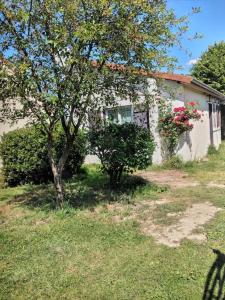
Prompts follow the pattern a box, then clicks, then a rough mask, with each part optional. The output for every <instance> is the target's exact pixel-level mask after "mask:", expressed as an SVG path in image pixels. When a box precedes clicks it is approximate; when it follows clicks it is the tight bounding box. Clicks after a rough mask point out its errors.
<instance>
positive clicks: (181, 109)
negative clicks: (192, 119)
mask: <svg viewBox="0 0 225 300" xmlns="http://www.w3.org/2000/svg"><path fill="white" fill-rule="evenodd" d="M185 109H186V108H185V107H184V106H181V107H175V108H174V109H173V111H174V112H182V111H185Z"/></svg>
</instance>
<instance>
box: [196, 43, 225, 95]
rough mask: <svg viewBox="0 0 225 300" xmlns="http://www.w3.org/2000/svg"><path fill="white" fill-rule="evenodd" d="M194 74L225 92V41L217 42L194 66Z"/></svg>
mask: <svg viewBox="0 0 225 300" xmlns="http://www.w3.org/2000/svg"><path fill="white" fill-rule="evenodd" d="M191 73H192V75H193V76H195V77H196V78H197V79H199V80H201V81H203V82H204V83H206V84H208V85H209V86H211V87H212V88H214V89H216V90H218V91H220V92H221V93H223V94H225V42H224V41H222V42H219V43H215V44H214V45H212V46H210V47H209V48H208V50H207V51H205V52H204V53H203V54H202V55H201V57H200V59H199V60H198V62H197V63H196V64H195V65H194V66H193V68H192V72H191Z"/></svg>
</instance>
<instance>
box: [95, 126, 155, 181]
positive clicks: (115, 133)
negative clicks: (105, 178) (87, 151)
mask: <svg viewBox="0 0 225 300" xmlns="http://www.w3.org/2000/svg"><path fill="white" fill-rule="evenodd" d="M89 136H90V144H91V148H92V152H93V153H94V154H95V155H97V156H98V157H99V159H100V161H101V163H102V171H103V172H104V173H106V174H108V175H109V177H110V184H111V186H112V187H115V186H116V185H118V183H119V182H120V178H121V175H122V173H123V172H126V173H128V172H131V171H132V169H133V168H138V169H144V168H146V167H147V166H148V165H150V164H151V163H152V154H153V151H154V148H155V146H154V142H153V138H152V136H151V134H150V132H149V130H148V129H145V128H142V127H139V126H137V125H136V124H133V123H125V124H122V125H118V124H113V123H109V124H107V125H105V126H104V127H100V128H97V129H93V130H92V131H91V132H90V135H89Z"/></svg>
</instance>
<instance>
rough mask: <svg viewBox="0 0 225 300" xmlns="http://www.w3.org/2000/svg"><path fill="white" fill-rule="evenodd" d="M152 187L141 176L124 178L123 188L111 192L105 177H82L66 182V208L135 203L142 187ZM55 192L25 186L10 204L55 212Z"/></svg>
mask: <svg viewBox="0 0 225 300" xmlns="http://www.w3.org/2000/svg"><path fill="white" fill-rule="evenodd" d="M146 187H147V188H150V189H151V188H153V189H155V187H156V186H155V185H153V184H150V183H149V182H147V181H146V180H145V179H143V178H142V177H139V176H124V177H123V179H122V181H121V184H120V186H118V188H117V189H114V190H111V189H110V188H109V185H108V180H107V178H106V177H105V176H96V177H95V176H89V175H87V176H85V177H84V176H83V178H79V177H78V178H75V179H73V180H70V181H67V182H66V184H65V189H66V200H65V203H66V205H69V206H70V207H74V208H81V209H84V208H90V209H91V208H93V207H95V206H96V205H98V204H99V203H104V202H114V201H126V202H129V201H131V200H132V198H133V196H134V193H135V192H136V191H137V190H141V189H142V188H146ZM54 197H55V194H54V189H53V185H52V184H49V185H36V186H34V185H33V186H27V187H25V192H24V193H23V194H22V195H17V196H14V198H13V199H12V200H11V201H10V202H11V203H15V202H17V203H19V204H21V205H26V206H28V207H29V208H40V209H42V210H51V209H54V208H55V206H54Z"/></svg>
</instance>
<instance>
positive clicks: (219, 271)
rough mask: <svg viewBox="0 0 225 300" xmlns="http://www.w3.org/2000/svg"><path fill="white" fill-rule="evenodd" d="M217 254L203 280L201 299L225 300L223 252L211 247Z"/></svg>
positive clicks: (224, 255) (224, 258)
mask: <svg viewBox="0 0 225 300" xmlns="http://www.w3.org/2000/svg"><path fill="white" fill-rule="evenodd" d="M213 253H215V254H216V255H217V257H216V259H215V261H214V262H213V264H212V266H211V268H210V270H209V272H208V275H207V278H206V282H205V289H204V294H203V297H202V300H212V299H217V300H225V254H223V253H222V252H220V251H219V250H216V249H213Z"/></svg>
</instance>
